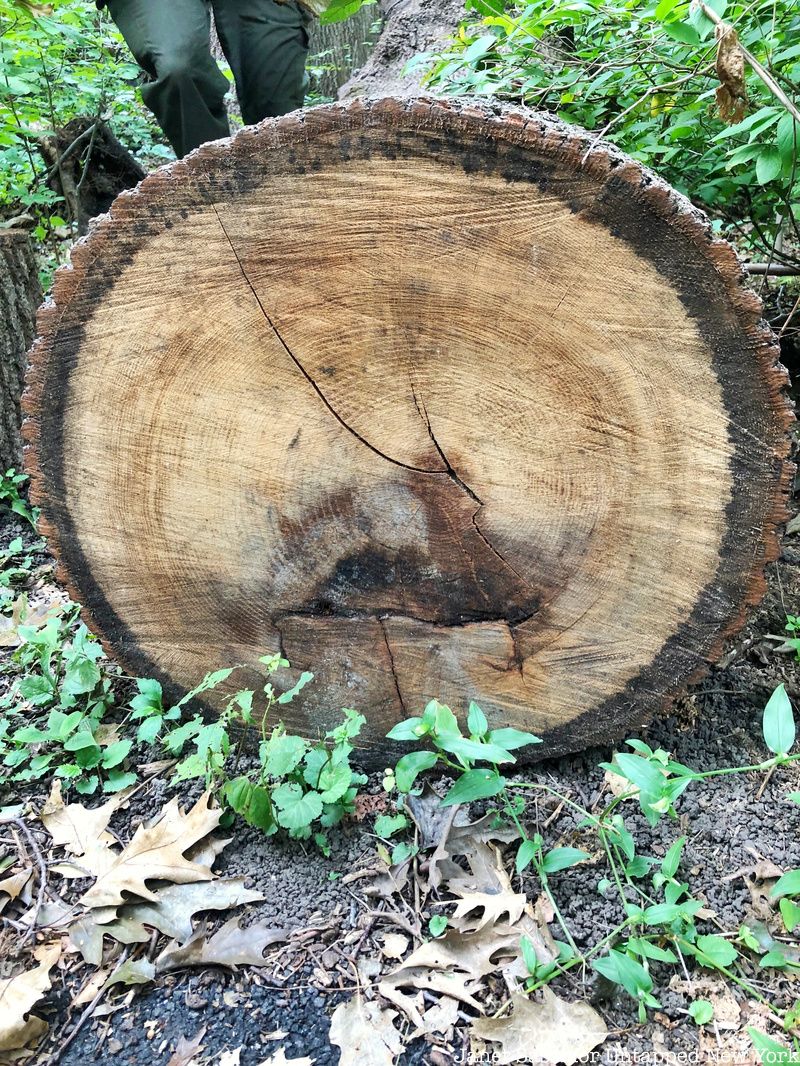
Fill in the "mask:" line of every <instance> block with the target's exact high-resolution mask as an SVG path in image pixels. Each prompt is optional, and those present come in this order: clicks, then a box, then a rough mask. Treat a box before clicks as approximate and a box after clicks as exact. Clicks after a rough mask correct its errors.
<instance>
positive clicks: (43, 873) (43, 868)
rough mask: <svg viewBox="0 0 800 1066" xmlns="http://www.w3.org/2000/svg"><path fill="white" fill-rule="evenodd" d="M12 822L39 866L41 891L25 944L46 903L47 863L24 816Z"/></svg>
mask: <svg viewBox="0 0 800 1066" xmlns="http://www.w3.org/2000/svg"><path fill="white" fill-rule="evenodd" d="M11 824H12V825H15V826H16V827H17V828H18V829H19V830H20V832H21V833H22V834H23V836H24V837H25V839H26V840H27V841H28V845H29V847H30V849H31V851H32V852H33V855H34V858H35V859H36V865H37V866H38V868H39V891H38V893H37V896H36V906H35V907H34V911H33V914H32V915H31V924H30V925H29V926H28V929H27V932H26V933H25V935H24V936H23V938H22V943H23V944H24V943H26V941H28V940H29V939H30V938H31V937H32V936H33V933H34V931H35V929H36V919H37V918H38V916H39V911H40V910H41V909H42V904H43V903H44V894H45V890H46V888H47V863H46V862H45V861H44V856H43V855H42V852H41V849H40V848H39V845H38V844H37V843H36V840H35V839H34V836H33V833H32V832H31V831H30V829H29V828H28V827H27V825H26V824H25V822H24V821H23V820H22V818H12V819H11Z"/></svg>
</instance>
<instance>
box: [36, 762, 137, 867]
mask: <svg viewBox="0 0 800 1066" xmlns="http://www.w3.org/2000/svg"><path fill="white" fill-rule="evenodd" d="M125 795H126V794H125V793H124V792H119V793H117V794H116V795H115V796H113V797H112V798H111V799H110V800H108V802H107V803H104V804H103V805H102V806H101V807H84V806H83V805H82V804H80V803H70V804H69V805H68V806H65V804H64V800H63V799H62V796H61V782H60V781H59V780H56V781H54V782H53V787H52V790H51V792H50V795H49V797H48V799H47V802H46V803H45V805H44V807H43V808H42V811H41V814H40V818H41V821H42V825H43V826H44V827H45V829H46V830H47V832H48V833H49V834H50V836H51V837H52V838H53V843H54V844H55V845H56V847H61V848H65V849H66V851H67V853H68V854H69V855H73V856H75V861H74V862H69V861H67V862H64V863H60V864H59V865H58V866H57V867H51V869H55V870H56V872H58V873H60V874H61V875H62V876H63V877H86V876H87V874H89V875H93V876H95V877H99V876H100V875H101V874H104V873H106V872H107V871H108V870H109V869H110V868H111V867H112V866H113V865H114V862H115V861H116V859H117V852H116V851H114V850H113V849H112V847H111V845H113V844H114V843H115V840H114V837H113V836H112V835H111V834H110V833H108V832H107V831H106V827H107V826H108V823H109V821H110V820H111V815H112V814H113V813H114V811H115V810H116V809H117V808H118V807H119V805H120V804H121V803H122V802H123V801H124V799H125Z"/></svg>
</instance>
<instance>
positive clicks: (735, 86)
mask: <svg viewBox="0 0 800 1066" xmlns="http://www.w3.org/2000/svg"><path fill="white" fill-rule="evenodd" d="M715 36H716V39H717V64H716V66H717V77H718V78H719V86H718V88H717V91H716V98H717V107H718V109H719V117H720V118H721V119H722V121H723V122H728V123H731V124H734V123H736V122H741V121H742V119H743V118H744V116H745V113H746V111H747V84H746V82H745V78H744V53H743V52H742V49H741V45H740V44H739V38H738V36H737V34H736V30H735V29H734V28H733V26H731V25H730V23H728V22H720V23H719V25H718V26H717V27H716V30H715Z"/></svg>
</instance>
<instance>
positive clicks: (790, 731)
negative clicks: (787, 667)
mask: <svg viewBox="0 0 800 1066" xmlns="http://www.w3.org/2000/svg"><path fill="white" fill-rule="evenodd" d="M762 729H763V733H764V743H765V744H766V745H767V747H768V748H769V750H770V751H772V752H774V753H775V754H776V755H786V754H787V752H788V751H789V750H790V749H791V747H792V745H793V744H794V739H795V724H794V713H793V711H792V704H791V702H790V700H789V697H788V696H787V695H786V689H785V687H784V686H783V685H778V687H777V688H776V689H775V691H774V692H773V693H772V695H771V696H770V698H769V700H768V701H767V705H766V707H765V708H764V718H763V725H762Z"/></svg>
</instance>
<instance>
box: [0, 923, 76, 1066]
mask: <svg viewBox="0 0 800 1066" xmlns="http://www.w3.org/2000/svg"><path fill="white" fill-rule="evenodd" d="M60 956H61V945H60V944H58V943H53V944H43V945H42V946H41V947H38V948H36V950H35V951H34V953H33V957H34V958H35V959H36V961H37V963H38V965H37V966H34V967H33V968H32V969H30V970H23V971H22V973H18V974H17V975H16V976H15V977H6V978H5V979H4V980H1V981H0V1051H16V1050H18V1049H19V1048H24V1047H27V1046H28V1044H30V1043H31V1042H32V1041H34V1040H37V1039H39V1038H40V1037H41V1036H42V1035H43V1034H44V1033H45V1032H46V1031H47V1025H46V1024H45V1022H43V1021H42V1019H41V1018H37V1017H36V1016H35V1015H32V1016H31V1017H30V1018H28V1014H29V1013H30V1011H31V1010H32V1008H33V1007H34V1006H35V1005H36V1004H37V1003H38V1002H39V1000H40V999H41V998H42V996H43V995H44V994H45V992H47V990H48V989H49V988H50V971H51V970H52V968H53V967H54V966H55V964H56V963H57V962H58V960H59V957H60Z"/></svg>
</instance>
